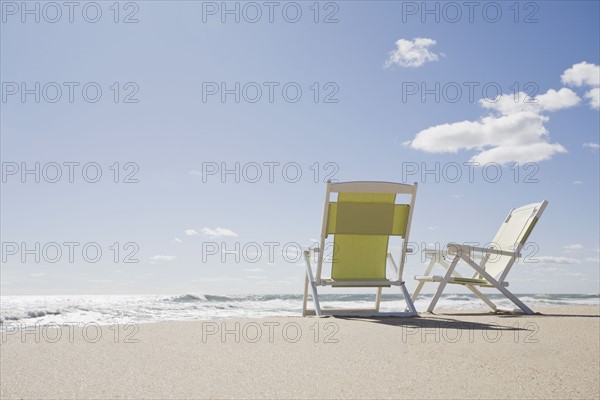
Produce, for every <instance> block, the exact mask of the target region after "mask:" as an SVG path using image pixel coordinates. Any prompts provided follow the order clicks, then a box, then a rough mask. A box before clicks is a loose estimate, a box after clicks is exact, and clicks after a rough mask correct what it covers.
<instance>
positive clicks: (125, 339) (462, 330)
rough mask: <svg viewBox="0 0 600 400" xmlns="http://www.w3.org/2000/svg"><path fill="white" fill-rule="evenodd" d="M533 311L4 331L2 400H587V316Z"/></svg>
mask: <svg viewBox="0 0 600 400" xmlns="http://www.w3.org/2000/svg"><path fill="white" fill-rule="evenodd" d="M539 311H541V313H542V315H535V316H524V315H493V314H489V313H487V312H483V311H482V312H481V313H468V314H467V313H464V314H461V313H457V312H456V311H454V312H450V311H449V312H443V311H440V312H438V313H436V314H435V315H432V314H422V315H421V317H420V318H409V319H397V318H382V319H373V320H366V319H364V320H363V319H341V318H300V317H298V318H266V319H251V320H250V319H247V320H221V321H198V322H172V323H155V324H141V325H137V326H126V325H119V326H117V325H112V326H102V327H101V328H100V329H98V326H96V325H88V326H86V327H85V329H82V328H67V327H63V328H60V330H58V329H56V328H38V329H33V330H30V331H27V333H25V332H23V331H19V330H15V329H14V328H15V326H8V325H7V326H6V328H7V329H6V330H5V332H4V333H3V336H2V344H1V347H0V351H1V353H0V359H1V371H0V372H1V374H0V376H1V397H2V398H3V399H15V398H19V399H22V398H23V399H29V398H32V399H33V398H44V399H99V398H104V399H107V398H111V399H112V398H115V399H116V398H139V399H142V398H143V399H159V398H185V399H191V398H372V399H375V398H407V399H408V398H411V399H415V398H436V399H437V398H440V399H448V398H473V399H475V398H486V399H492V398H494V399H495V398H531V399H597V398H599V396H600V385H599V383H600V382H599V381H600V379H599V376H600V347H599V345H600V318H599V311H600V310H599V309H598V308H597V307H556V308H547V309H542V310H539Z"/></svg>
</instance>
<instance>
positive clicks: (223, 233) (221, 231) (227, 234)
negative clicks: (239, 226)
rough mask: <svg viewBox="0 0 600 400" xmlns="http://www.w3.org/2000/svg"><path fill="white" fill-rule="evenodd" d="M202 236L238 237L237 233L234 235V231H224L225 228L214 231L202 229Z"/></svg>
mask: <svg viewBox="0 0 600 400" xmlns="http://www.w3.org/2000/svg"><path fill="white" fill-rule="evenodd" d="M202 234H203V235H204V236H208V237H236V236H238V234H237V233H235V232H234V231H232V230H230V229H226V228H219V227H217V228H215V229H210V228H202Z"/></svg>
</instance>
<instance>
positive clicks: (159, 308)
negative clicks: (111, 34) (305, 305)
mask: <svg viewBox="0 0 600 400" xmlns="http://www.w3.org/2000/svg"><path fill="white" fill-rule="evenodd" d="M320 297H321V299H322V301H323V302H326V304H327V306H329V307H347V308H360V307H365V306H370V305H372V302H373V300H374V299H375V295H374V294H323V295H321V296H320ZM489 297H490V298H491V299H492V301H494V302H495V303H496V304H498V306H500V307H510V308H514V307H513V305H512V303H510V301H508V300H507V299H506V298H505V297H504V296H502V295H501V294H490V296H489ZM519 297H520V298H521V299H522V300H523V301H524V302H525V303H527V304H530V305H531V306H532V307H552V306H565V305H568V306H576V305H584V306H600V295H599V294H558V295H556V294H521V295H519ZM431 298H432V295H431V294H423V295H422V296H420V297H419V298H418V299H417V301H416V302H415V305H416V307H417V309H418V310H425V309H426V308H427V306H428V305H429V302H430V301H431ZM402 299H403V298H402V296H401V295H400V294H384V295H383V296H382V300H381V310H382V311H397V310H398V307H399V305H401V307H403V305H402V304H403V303H401V301H402ZM0 303H1V305H2V307H0V327H1V326H5V325H8V324H12V323H19V324H24V325H25V326H29V325H37V324H39V325H48V324H57V325H80V324H87V323H97V324H104V325H110V324H117V323H118V324H125V323H145V322H158V321H192V320H208V319H227V318H261V317H279V316H298V315H300V312H301V309H302V295H299V294H284V295H272V294H266V295H234V296H222V295H209V294H191V293H187V294H182V295H175V296H164V295H130V296H126V295H110V296H109V295H107V296H99V295H82V296H2V297H0ZM438 306H439V308H446V309H456V310H467V309H474V308H483V307H485V305H484V304H483V303H482V302H481V301H480V300H479V299H478V298H476V297H475V296H473V295H470V294H444V295H442V297H441V298H440V300H439V303H438ZM0 329H1V328H0Z"/></svg>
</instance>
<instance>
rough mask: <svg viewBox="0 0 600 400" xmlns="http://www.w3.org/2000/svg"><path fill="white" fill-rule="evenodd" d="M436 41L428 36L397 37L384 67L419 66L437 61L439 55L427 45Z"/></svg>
mask: <svg viewBox="0 0 600 400" xmlns="http://www.w3.org/2000/svg"><path fill="white" fill-rule="evenodd" d="M436 44H437V42H436V41H435V40H433V39H428V38H415V39H413V40H409V39H398V40H397V41H396V50H394V51H391V52H390V56H389V58H388V60H387V61H386V62H385V64H384V67H385V68H389V67H392V66H394V65H398V66H400V67H420V66H421V65H423V64H425V63H426V62H432V61H437V60H438V59H439V56H438V55H437V54H435V53H433V52H432V51H430V50H429V47H432V46H435V45H436Z"/></svg>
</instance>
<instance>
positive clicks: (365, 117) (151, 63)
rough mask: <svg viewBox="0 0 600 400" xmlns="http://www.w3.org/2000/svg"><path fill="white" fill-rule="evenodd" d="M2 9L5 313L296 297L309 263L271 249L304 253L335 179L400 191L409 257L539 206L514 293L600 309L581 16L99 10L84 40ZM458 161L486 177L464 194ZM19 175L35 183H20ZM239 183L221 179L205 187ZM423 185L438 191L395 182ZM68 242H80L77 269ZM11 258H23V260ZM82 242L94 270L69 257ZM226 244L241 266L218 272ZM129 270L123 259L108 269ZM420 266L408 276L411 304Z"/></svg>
mask: <svg viewBox="0 0 600 400" xmlns="http://www.w3.org/2000/svg"><path fill="white" fill-rule="evenodd" d="M21 4H22V3H20V2H17V3H14V2H4V1H3V2H2V3H1V5H2V24H1V27H0V29H1V31H0V33H1V38H0V45H1V52H0V58H1V61H0V67H1V81H2V85H3V86H2V103H0V106H1V121H0V128H1V133H2V135H1V136H2V138H1V147H2V148H1V157H2V162H3V174H4V175H3V183H2V193H1V200H2V204H1V211H2V224H1V233H2V242H3V257H4V259H3V263H2V270H1V274H2V282H1V290H2V294H3V295H10V294H50V293H52V294H70V293H80V294H85V293H189V292H192V293H223V294H231V293H300V292H301V290H302V284H303V277H304V271H305V270H304V267H303V265H302V264H301V263H299V262H296V261H295V257H294V256H293V254H290V256H289V257H286V259H284V257H282V252H283V251H285V250H289V249H291V250H290V252H291V253H293V252H294V250H293V249H294V248H295V247H296V246H295V245H293V244H292V245H289V246H288V247H286V248H285V250H284V245H285V244H286V243H299V244H301V245H309V244H310V243H311V240H312V239H315V238H318V235H319V233H320V223H321V213H322V203H323V198H324V190H325V185H324V183H323V182H324V179H325V177H326V176H327V175H328V174H330V173H333V176H332V178H333V179H338V180H340V181H345V180H384V181H408V182H412V181H418V182H419V183H420V186H419V192H418V197H417V204H416V208H415V215H414V221H413V229H412V232H411V241H414V242H416V243H417V244H419V245H421V244H423V243H439V244H440V245H442V246H443V244H444V243H446V242H449V241H454V242H468V241H478V242H480V243H482V244H484V243H487V242H488V241H490V240H491V239H492V237H493V236H494V234H495V232H496V230H497V228H498V226H499V224H500V222H501V221H502V219H503V218H504V217H505V215H506V214H507V213H508V211H509V210H510V209H511V208H513V207H517V206H520V205H523V204H527V203H531V202H536V201H541V200H543V199H546V200H548V201H549V206H548V208H547V210H546V212H545V214H544V216H543V218H542V220H541V222H540V223H539V224H538V226H537V228H536V230H535V232H534V234H533V235H532V237H531V241H532V242H534V243H533V245H532V246H533V247H531V248H530V249H531V251H532V252H533V250H535V255H534V254H531V256H532V257H533V258H534V260H537V262H533V260H532V259H531V258H530V259H529V262H525V263H524V262H521V263H519V264H517V266H516V267H515V268H514V270H513V271H512V272H511V279H510V282H511V287H512V288H513V291H514V292H516V293H531V292H534V293H598V291H599V262H598V257H599V248H598V245H599V241H600V238H599V220H600V216H599V207H598V200H599V197H600V196H599V186H598V184H599V176H598V170H599V168H598V167H599V145H598V143H599V136H600V126H599V114H598V113H599V110H598V91H599V89H598V86H599V84H598V80H599V79H600V76H599V75H600V72H598V71H599V67H598V64H599V63H600V60H599V58H600V57H599V48H600V43H599V41H600V24H599V20H598V15H600V6H599V2H595V1H579V2H577V1H571V2H561V1H551V2H550V1H549V2H520V3H518V4H517V5H518V7H515V5H514V2H480V5H479V6H478V7H476V8H475V9H473V10H472V11H473V14H472V21H470V19H469V18H470V17H469V10H468V9H467V8H465V6H461V4H462V3H461V2H458V3H453V4H458V5H459V6H460V13H461V16H460V18H459V17H458V14H455V11H456V10H457V9H453V8H451V7H450V8H448V6H447V5H445V4H446V3H436V2H429V3H427V4H428V7H430V8H429V9H430V10H436V8H435V7H438V8H437V10H439V14H438V15H437V17H439V18H438V21H436V14H435V11H434V13H433V14H428V13H425V12H424V11H425V10H423V9H422V8H421V7H422V3H421V2H391V1H386V2H383V1H381V2H376V1H373V2H367V1H340V2H329V3H328V2H322V3H319V4H318V9H319V13H318V16H316V15H315V10H316V7H315V6H314V4H313V2H297V3H291V2H281V3H276V7H275V8H274V9H273V22H269V9H268V8H267V7H266V6H264V5H262V4H263V3H262V2H258V3H253V4H258V6H259V7H260V10H261V13H262V14H261V15H262V17H261V18H260V20H259V21H258V22H255V23H251V22H248V21H247V20H249V19H252V18H254V16H255V14H254V11H255V10H256V7H255V8H248V6H246V8H244V7H245V5H246V3H235V2H228V3H227V4H228V7H231V9H233V8H234V7H236V4H238V5H237V7H239V10H240V12H241V13H242V14H240V22H239V23H236V22H235V20H234V18H235V15H231V14H225V15H221V11H222V10H221V2H217V3H212V2H204V3H203V2H192V1H188V2H177V1H172V2H165V1H145V2H135V3H119V6H120V7H119V15H118V22H116V23H115V22H114V20H115V9H114V8H110V7H111V6H112V5H113V2H98V3H97V4H98V7H99V8H100V10H101V13H102V14H101V17H100V19H99V21H98V22H95V23H92V22H88V21H87V20H86V18H87V19H88V20H90V21H91V20H93V19H94V18H96V17H95V15H96V14H95V12H96V8H95V6H93V5H92V6H90V5H87V6H86V7H87V8H86V13H85V14H82V10H83V8H84V5H85V4H88V3H81V6H80V8H75V9H74V10H73V22H70V21H69V10H68V9H67V8H65V7H63V8H62V9H61V18H58V17H57V15H58V14H56V13H55V12H56V9H52V8H51V7H48V6H47V3H35V2H29V3H27V4H29V6H30V7H31V9H34V7H35V4H39V5H38V7H39V10H40V11H39V12H40V15H39V18H40V21H39V23H38V22H35V20H34V18H35V15H34V14H23V13H22V9H21ZM215 7H217V8H218V10H217V9H216V8H215ZM311 7H312V8H311ZM283 9H285V10H286V12H287V14H282V12H283V11H282V10H283ZM298 9H300V10H301V12H302V14H301V16H300V17H299V20H298V21H297V22H295V23H292V22H288V21H291V20H293V19H294V18H296V17H295V15H296V14H295V12H296V11H297V10H298ZM484 9H485V12H484V11H483V10H484ZM517 9H518V11H519V12H518V15H517V14H515V13H516V10H517ZM497 10H501V14H496V11H497ZM214 11H216V14H213V12H214ZM203 12H204V14H203ZM126 16H129V19H137V20H138V22H137V23H124V22H123V19H124V18H125V17H126ZM222 17H224V18H225V22H222ZM244 17H245V18H246V19H244ZM22 18H25V22H22ZM315 18H317V20H318V22H317V23H315ZM53 19H58V21H57V22H55V23H51V22H48V21H47V20H53ZM286 19H287V20H286ZM325 19H327V20H328V21H329V22H330V23H324V20H325ZM423 19H424V21H423ZM453 19H456V22H452V21H451V20H453ZM495 19H497V21H496V22H492V21H494V20H495ZM335 20H337V22H335ZM515 20H516V22H515ZM204 21H205V22H204ZM525 21H527V22H525ZM536 21H537V22H536ZM36 82H39V83H40V84H39V90H37V92H38V93H37V94H39V96H40V101H39V102H36V101H35V96H36V93H35V92H36V86H35V83H36ZM53 82H54V83H53ZM65 82H66V83H65ZM69 82H71V83H69ZM115 82H116V85H115ZM236 82H239V87H240V89H239V96H240V101H239V102H236V101H235V94H228V95H225V98H224V100H225V101H224V102H223V101H222V98H221V92H220V91H221V83H225V88H226V89H230V90H231V89H234V88H235V87H236V86H235V84H236ZM23 83H24V84H25V86H24V87H23V86H22V84H23ZM436 84H437V85H438V86H437V87H439V90H438V91H437V92H436ZM86 85H87V86H86ZM84 86H85V87H86V90H87V92H86V95H87V96H88V97H87V100H86V98H85V97H84V94H82V88H83V87H84ZM57 87H59V88H60V90H61V93H62V97H60V99H58V100H57V101H56V102H52V101H54V99H56V98H57V95H56V94H57V93H58V92H57ZM70 87H71V88H73V101H72V102H71V101H69V88H70ZM98 87H99V88H100V89H101V90H102V95H101V97H100V98H99V99H98V101H96V102H92V101H95V100H96V99H95V96H96V94H95V93H96V92H95V91H96V89H97V88H98ZM257 87H258V88H260V90H261V92H262V97H260V99H259V100H257V101H256V102H252V101H253V99H255V98H256V93H257V92H256V90H257ZM284 87H285V88H286V92H284V91H283V88H284ZM457 87H458V88H460V89H461V90H462V93H461V94H460V95H459V94H458V92H456V88H457ZM469 87H472V88H474V90H473V96H474V97H473V98H469V92H468V88H469ZM484 87H485V88H487V92H484V91H483V90H482V89H483V88H484ZM23 88H25V89H29V90H30V91H32V92H31V93H30V94H26V95H25V96H24V102H23V98H22V97H21V95H22V89H23ZM117 88H118V94H119V97H118V101H117V102H115V93H116V92H117ZM215 88H217V89H218V90H219V92H217V93H215V94H211V93H213V92H214V90H215ZM244 88H245V89H244ZM270 88H272V89H273V92H272V94H273V98H272V101H269V90H270ZM297 88H300V89H301V91H302V95H301V96H300V97H299V98H298V100H297V101H295V96H296V90H297ZM317 88H318V98H317V101H316V102H315V95H316V93H317ZM415 88H417V90H418V91H417V92H416V93H415ZM498 88H499V89H500V91H501V92H498ZM421 89H426V90H429V91H430V92H428V93H429V94H426V95H425V97H424V99H423V98H422V94H423V92H422V90H421ZM210 90H213V91H212V92H211V91H210ZM444 90H445V92H444ZM521 91H522V92H525V93H526V94H529V95H533V97H534V98H535V99H536V100H537V102H534V103H531V102H526V100H528V99H526V98H525V96H524V95H523V96H520V95H519V92H521ZM436 94H438V95H439V99H438V101H436ZM496 95H502V97H500V98H496ZM127 96H129V97H127ZM286 96H287V97H286ZM486 96H490V97H493V99H487V100H486V99H484V97H486ZM126 99H127V101H128V102H126V101H125V100H126ZM294 101H295V102H294ZM116 162H118V165H115V163H116ZM468 162H480V164H481V165H480V166H477V167H474V169H473V172H474V179H473V180H472V181H470V179H468V176H467V175H468V172H469V167H468V165H465V164H464V163H468ZM515 162H518V163H519V164H518V166H517V167H515V166H514V163H515ZM35 163H40V182H39V183H37V182H35V176H34V174H29V175H25V177H24V178H23V177H22V176H21V172H22V171H21V169H22V167H23V166H25V167H27V168H29V169H34V168H35ZM54 163H56V164H54ZM65 163H67V164H65ZM68 163H79V164H78V165H77V164H68ZM236 163H239V165H240V167H239V168H240V172H239V182H236V179H235V178H236V177H235V174H228V175H225V176H221V169H222V167H223V166H225V167H226V168H228V169H235V165H236ZM490 163H497V164H490ZM529 163H532V164H529ZM56 165H59V166H60V168H61V172H62V176H61V178H60V179H58V182H56V183H51V182H49V181H51V180H53V179H54V176H55V172H54V171H56V168H55V167H56ZM68 165H71V166H72V168H73V171H74V177H73V182H72V183H71V182H69V179H68V172H69V169H68ZM84 165H87V167H86V168H87V169H86V171H87V174H86V175H85V178H86V179H87V180H89V181H93V180H95V179H96V178H95V172H96V171H97V170H100V171H101V172H102V176H101V177H100V178H99V180H98V182H96V183H91V182H87V181H86V179H84V178H83V176H82V167H83V166H84ZM215 165H216V166H217V167H218V168H219V171H217V172H216V174H210V172H211V171H213V170H211V169H210V168H213V167H214V166H215ZM256 165H259V166H260V172H261V173H262V176H261V178H260V179H258V182H256V183H252V182H250V181H252V180H253V179H254V176H255V171H256V168H255V167H256ZM436 165H439V171H440V172H439V174H438V176H437V178H438V179H436V176H435V173H433V174H429V175H425V176H422V175H420V174H411V173H410V172H411V171H413V169H411V168H415V167H416V168H418V171H419V172H421V170H423V169H428V170H434V169H435V168H436ZM457 165H458V166H459V167H460V171H461V173H462V177H461V178H459V179H456V182H450V181H449V180H452V178H453V176H454V175H452V177H450V178H448V177H449V176H450V175H444V172H446V173H447V174H450V173H451V172H452V171H455V170H456V169H454V170H452V169H449V168H455V167H456V166H457ZM497 165H501V168H500V169H498V167H497ZM269 166H272V168H273V171H274V175H273V179H272V182H270V180H269V178H268V174H269ZM284 166H286V168H287V169H286V174H285V175H284V174H283V173H282V170H283V167H284ZM484 166H485V168H484ZM15 168H18V170H15ZM444 168H446V169H444ZM115 170H118V171H119V172H120V173H119V176H118V177H116V176H115ZM297 170H299V171H300V172H301V173H302V175H301V177H299V178H298V179H296V178H295V175H296V174H295V172H296V171H297ZM15 171H16V172H15ZM44 171H45V174H46V175H44ZM203 171H204V173H205V174H204V175H203V174H202V173H203ZM498 171H500V172H501V176H500V177H499V179H498V181H497V182H491V181H492V180H495V179H492V178H493V177H494V175H495V174H496V173H497V172H498ZM517 171H518V176H516V175H515V174H517ZM13 172H14V174H13ZM452 173H453V172H452ZM453 174H454V173H453ZM128 175H129V177H128V179H126V178H127V176H128ZM115 178H118V179H116V180H117V181H118V182H117V183H115V182H114V181H115ZM444 178H446V179H444ZM22 180H25V182H24V183H23V182H22ZM124 180H129V181H132V182H130V183H125V182H123V181H124ZM135 180H137V182H135ZM296 180H297V182H296ZM315 181H317V182H315ZM65 242H76V243H77V244H76V245H73V247H72V248H73V249H74V253H73V254H74V255H73V257H74V258H73V261H71V260H69V257H68V249H69V247H68V246H66V245H64V243H65ZM13 243H16V244H17V245H18V246H17V247H18V248H17V249H15V247H14V246H12V245H11V244H13ZM22 243H25V244H26V247H27V248H28V249H35V243H40V251H39V252H38V254H39V255H40V260H39V262H36V260H35V254H30V255H27V254H23V246H22ZM52 243H58V244H59V245H58V247H59V248H60V249H61V251H62V256H61V257H58V256H57V255H56V254H57V253H53V251H55V250H56V247H53V246H54V245H52ZM90 243H91V245H89V246H87V247H86V248H88V249H89V248H90V247H91V250H90V253H89V254H92V253H93V252H94V251H95V248H96V247H98V248H100V249H101V251H102V256H101V257H100V258H99V260H98V261H97V262H91V261H89V260H93V259H94V257H95V256H94V255H93V254H92V255H91V256H90V255H89V254H88V260H86V259H85V258H84V257H83V255H82V251H81V249H82V248H83V247H84V245H86V244H90ZM114 243H118V245H117V247H118V248H119V253H118V254H115V253H116V250H115V249H116V248H115V247H114V245H113V244H114ZM236 243H238V244H239V248H240V250H241V252H242V255H241V257H240V260H239V262H237V261H236V260H235V257H234V255H229V256H227V257H226V260H225V262H222V260H221V252H222V250H223V249H224V248H225V249H226V250H232V249H233V250H234V249H235V246H236ZM253 243H258V244H259V246H258V251H257V247H256V246H254V245H253ZM265 243H277V244H273V245H265ZM49 244H50V245H49ZM213 244H214V245H215V246H217V247H218V253H217V254H216V255H207V254H206V253H207V251H208V249H211V250H212V249H213V247H210V246H213ZM11 246H12V247H11ZM44 246H46V250H45V251H46V253H44V250H43V248H44ZM203 246H204V247H203ZM269 246H271V247H269ZM269 248H273V249H274V252H275V255H276V256H275V259H273V260H270V259H269ZM203 249H204V250H203ZM244 249H245V250H244ZM203 252H204V253H205V254H204V258H205V260H203ZM257 252H258V253H260V255H261V257H260V258H259V259H258V260H257V261H256V262H252V261H254V259H255V257H256V256H255V253H257ZM12 253H15V254H12ZM34 253H35V251H34ZM130 253H131V254H132V259H133V260H138V262H137V263H129V262H127V263H126V262H124V259H125V257H126V255H128V254H130ZM286 254H287V253H286ZM21 256H24V257H25V261H24V262H23V260H22V257H21ZM115 256H116V258H117V260H116V261H117V262H115V259H114V258H115ZM57 258H58V259H57ZM55 259H57V261H56V262H50V261H54V260H55ZM271 261H272V262H271ZM423 269H424V266H423V262H422V261H421V259H420V256H418V255H417V256H410V257H409V259H408V265H407V268H406V279H407V282H408V283H407V285H408V287H409V289H412V288H413V287H414V286H415V283H414V282H412V279H410V278H411V277H412V275H415V274H421V273H422V271H423Z"/></svg>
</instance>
